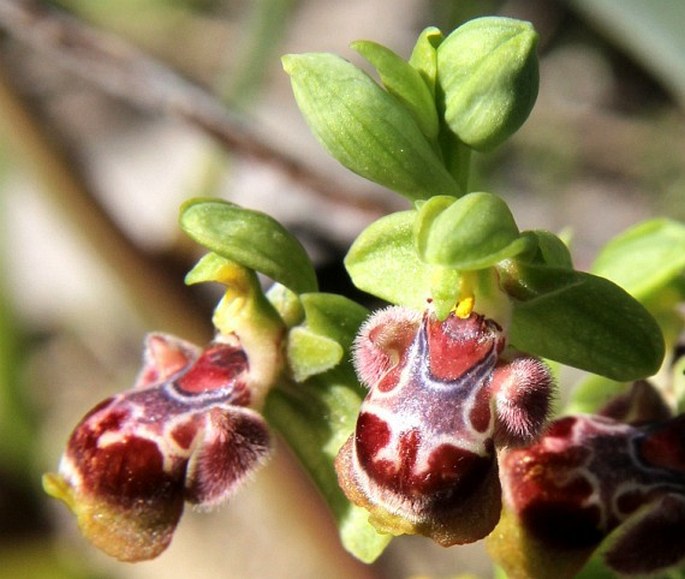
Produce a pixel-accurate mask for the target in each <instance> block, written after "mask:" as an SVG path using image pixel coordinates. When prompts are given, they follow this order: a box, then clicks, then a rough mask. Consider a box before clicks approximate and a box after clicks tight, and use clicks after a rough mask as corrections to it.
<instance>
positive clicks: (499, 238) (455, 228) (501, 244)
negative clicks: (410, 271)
mask: <svg viewBox="0 0 685 579" xmlns="http://www.w3.org/2000/svg"><path fill="white" fill-rule="evenodd" d="M414 227H415V229H414V233H415V239H416V248H417V251H418V254H419V256H420V258H421V260H422V261H424V262H426V263H430V264H435V265H442V266H445V267H450V268H454V269H458V270H477V269H483V268H486V267H491V266H493V265H495V264H496V263H497V262H498V261H502V260H503V259H506V258H509V257H512V256H514V255H516V254H518V253H520V252H521V251H523V250H524V249H525V248H526V245H527V244H528V242H527V240H526V238H523V237H521V236H520V234H519V230H518V227H516V222H515V221H514V217H513V216H512V214H511V211H509V207H507V204H506V203H505V202H504V201H503V200H502V199H500V198H499V197H497V196H496V195H491V194H490V193H469V194H468V195H464V196H463V197H462V198H461V199H455V198H453V197H447V196H439V197H433V198H432V199H430V200H428V201H426V202H425V203H424V204H423V205H422V206H421V208H420V210H419V213H418V216H417V218H416V222H415V226H414Z"/></svg>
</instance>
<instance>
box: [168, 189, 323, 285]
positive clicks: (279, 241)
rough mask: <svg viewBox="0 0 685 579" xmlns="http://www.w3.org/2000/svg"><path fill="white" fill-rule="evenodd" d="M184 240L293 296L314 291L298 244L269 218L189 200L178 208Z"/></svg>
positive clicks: (229, 205)
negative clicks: (248, 271) (267, 277)
mask: <svg viewBox="0 0 685 579" xmlns="http://www.w3.org/2000/svg"><path fill="white" fill-rule="evenodd" d="M180 224H181V228H182V229H183V231H185V232H186V233H187V234H188V236H190V237H191V238H192V239H194V240H195V241H197V242H198V243H199V244H200V245H203V246H205V247H206V248H208V249H210V250H211V251H213V252H215V253H217V254H219V255H221V256H222V257H225V258H226V259H229V260H231V261H234V262H236V263H239V264H240V265H242V266H244V267H247V268H249V269H252V270H254V271H258V272H259V273H263V274H264V275H267V276H269V277H270V278H271V279H273V280H274V281H277V282H279V283H281V284H283V285H284V286H286V287H288V288H290V289H291V290H293V291H294V292H296V293H303V292H311V291H316V289H317V287H318V286H317V281H316V273H315V272H314V268H313V267H312V264H311V261H310V260H309V257H308V256H307V253H306V252H305V250H304V248H303V247H302V245H301V244H300V242H299V241H298V240H297V239H296V238H295V237H294V236H293V235H292V234H291V233H290V232H288V230H287V229H285V227H283V226H282V225H281V224H280V223H278V221H276V220H275V219H274V218H273V217H269V216H268V215H266V214H265V213H261V212H259V211H252V210H250V209H243V208H242V207H238V206H237V205H234V204H233V203H229V202H227V201H219V200H216V199H191V200H190V201H187V202H185V203H184V204H183V206H182V207H181V216H180Z"/></svg>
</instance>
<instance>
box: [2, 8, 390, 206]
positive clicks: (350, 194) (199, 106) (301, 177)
mask: <svg viewBox="0 0 685 579" xmlns="http://www.w3.org/2000/svg"><path fill="white" fill-rule="evenodd" d="M0 27H2V28H4V29H5V30H6V31H7V32H8V33H9V34H10V35H12V36H13V37H15V38H17V39H19V40H21V41H22V42H25V43H27V44H29V45H30V46H31V47H33V48H34V49H35V50H37V51H40V52H42V53H44V54H46V55H47V56H48V57H50V58H52V59H54V60H55V62H57V63H58V64H60V65H62V66H65V67H68V68H69V69H70V70H72V71H74V72H75V73H77V74H78V75H80V76H82V77H83V78H85V79H86V80H88V81H90V82H93V83H96V84H97V85H98V86H100V87H101V88H102V89H103V90H106V91H107V92H108V93H110V94H112V95H114V96H116V97H119V98H122V99H125V100H126V101H127V102H129V103H131V104H133V105H134V106H137V107H140V108H145V109H147V110H150V111H152V112H154V113H157V114H159V113H162V114H168V115H172V116H175V117H177V118H180V119H182V120H183V121H185V122H187V123H189V124H191V125H193V126H195V127H197V128H199V129H201V130H202V131H203V132H205V133H206V134H208V135H210V136H211V137H213V138H214V139H215V140H216V141H218V142H219V143H220V144H221V145H223V146H224V147H226V148H227V149H228V150H230V151H232V152H235V153H236V154H239V155H246V156H250V157H253V158H255V159H258V160H260V161H262V162H264V163H268V164H270V165H272V166H274V167H275V168H277V169H278V170H279V171H281V172H282V173H284V174H285V175H287V176H288V177H289V178H290V179H292V180H294V181H295V182H297V183H298V184H300V185H303V186H304V187H306V188H307V189H309V190H311V191H312V192H314V193H316V194H318V195H320V196H323V197H325V198H326V199H327V200H329V201H331V202H334V203H336V204H344V205H346V206H354V207H355V208H356V209H358V210H361V211H366V212H369V213H371V214H373V216H380V215H383V214H385V213H387V212H388V208H387V207H385V206H384V205H383V204H382V203H381V202H379V201H377V200H374V199H369V198H366V197H362V196H361V195H359V193H358V192H355V191H350V190H346V188H345V187H344V186H343V185H341V184H340V183H339V182H334V181H332V180H331V179H330V177H328V176H327V175H323V174H321V173H319V172H317V171H316V170H315V169H313V168H312V167H309V166H307V165H306V164H304V163H302V162H301V161H300V160H298V159H297V158H295V157H293V156H292V155H290V154H288V153H287V152H285V151H282V150H279V149H277V148H276V147H274V146H273V145H272V144H271V143H269V141H268V140H267V139H265V138H264V137H263V136H261V135H260V134H259V133H258V132H257V130H256V129H255V128H254V127H253V126H251V125H248V124H246V123H245V122H244V121H243V120H242V119H241V118H239V117H237V116H236V115H235V114H232V113H231V112H230V111H229V110H227V109H226V107H224V106H223V105H222V104H221V103H220V102H219V100H218V99H216V98H215V97H214V96H213V95H212V94H211V93H209V92H208V91H206V90H204V89H203V88H201V87H199V86H197V85H195V84H193V83H192V82H190V81H188V80H186V79H185V78H183V77H182V76H181V75H179V74H177V73H176V72H174V71H173V70H171V69H170V68H169V67H167V66H165V65H164V64H163V63H161V62H159V61H157V60H155V59H153V58H151V57H149V56H148V55H146V54H144V53H142V52H141V51H140V50H138V49H136V48H134V47H133V46H131V45H129V44H127V43H126V42H124V41H123V40H121V39H120V38H118V37H114V36H111V35H108V34H107V33H105V32H103V31H100V30H95V29H93V28H91V27H89V26H87V25H86V24H84V23H82V22H80V21H78V20H76V19H74V18H72V17H70V16H69V15H67V14H65V13H61V12H58V11H56V10H54V9H51V8H48V7H46V6H44V5H42V4H41V3H39V2H35V1H27V0H16V1H13V0H2V1H0Z"/></svg>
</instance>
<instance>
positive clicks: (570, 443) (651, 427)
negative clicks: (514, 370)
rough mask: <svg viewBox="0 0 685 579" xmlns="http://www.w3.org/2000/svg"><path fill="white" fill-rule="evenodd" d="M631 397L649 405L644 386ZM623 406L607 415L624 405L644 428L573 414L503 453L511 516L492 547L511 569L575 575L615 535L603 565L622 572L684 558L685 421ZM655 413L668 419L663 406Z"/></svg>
mask: <svg viewBox="0 0 685 579" xmlns="http://www.w3.org/2000/svg"><path fill="white" fill-rule="evenodd" d="M633 393H634V400H636V401H637V400H639V399H641V400H642V401H645V400H649V397H647V396H646V395H645V383H639V384H636V388H635V389H634V390H633ZM651 398H654V397H651ZM619 402H620V403H619ZM624 406H625V400H620V401H618V402H617V403H613V404H611V405H610V406H608V407H607V409H606V411H607V414H609V413H614V412H616V411H617V409H619V408H620V409H621V414H622V415H624V416H628V415H630V416H634V417H637V420H636V421H637V423H638V424H628V423H625V422H621V421H619V420H616V419H615V418H613V417H610V416H608V415H592V416H590V415H578V416H567V417H564V418H560V419H558V420H556V421H554V422H553V423H551V424H550V425H549V428H548V429H547V430H546V432H545V434H544V435H543V437H542V438H541V439H540V440H539V441H538V442H536V443H535V444H533V445H531V446H529V447H527V448H520V449H513V450H510V451H508V452H506V453H505V454H504V455H503V457H502V460H501V461H500V469H501V478H502V484H503V490H504V499H505V506H506V510H507V511H509V512H508V513H507V516H506V517H503V522H502V523H501V525H500V527H501V528H498V530H497V531H496V532H495V533H493V535H492V536H491V538H490V540H489V543H490V549H491V551H492V552H493V554H494V555H495V557H496V558H497V559H498V560H499V562H500V563H501V564H502V565H503V566H504V567H505V570H507V571H509V572H512V571H513V570H514V569H519V570H521V571H520V572H522V573H523V575H521V576H534V577H541V578H544V577H555V578H556V577H572V576H574V575H575V573H576V572H577V571H578V570H579V569H580V568H581V567H582V566H583V564H584V563H585V562H586V561H587V559H588V558H589V557H590V556H591V555H592V553H593V552H594V550H595V549H596V548H597V547H598V546H599V545H600V543H602V541H603V540H604V539H605V538H606V537H608V536H609V535H610V534H611V538H610V542H609V544H608V548H607V549H606V552H605V560H606V562H607V564H608V565H609V566H610V567H611V568H613V569H614V570H615V571H617V572H619V573H627V574H638V573H641V574H645V573H655V572H657V571H661V570H663V569H665V568H667V567H669V566H672V565H675V564H678V563H679V562H681V561H683V560H684V559H685V416H678V417H676V418H669V419H663V418H659V419H657V420H652V421H648V422H645V420H644V418H645V415H644V412H642V413H641V412H639V409H638V412H635V409H633V411H631V412H626V411H625V410H626V409H625V408H624ZM651 406H652V408H653V409H654V410H656V413H653V414H655V415H656V416H660V415H661V414H663V404H661V405H659V406H658V407H657V406H655V405H654V404H652V405H651ZM516 528H518V530H515V529H516ZM512 576H517V575H516V573H515V572H514V575H512Z"/></svg>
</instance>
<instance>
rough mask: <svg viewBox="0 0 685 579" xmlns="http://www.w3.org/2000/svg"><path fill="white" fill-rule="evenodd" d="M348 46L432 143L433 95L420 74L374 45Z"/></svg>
mask: <svg viewBox="0 0 685 579" xmlns="http://www.w3.org/2000/svg"><path fill="white" fill-rule="evenodd" d="M350 46H351V48H353V49H354V50H356V51H357V52H358V53H359V54H361V55H362V56H363V57H364V58H365V59H366V60H368V61H369V62H370V63H371V64H372V65H373V66H374V68H375V69H376V70H377V71H378V74H379V76H380V77H381V81H382V83H383V86H384V87H385V88H386V89H387V90H388V92H389V93H390V94H391V95H393V96H394V97H395V98H396V99H397V100H398V101H399V102H400V103H402V105H404V107H405V108H406V109H407V110H408V111H409V112H410V113H411V114H412V116H413V117H414V120H415V121H416V124H418V125H419V128H420V129H421V132H423V134H424V135H425V136H426V137H427V138H428V139H429V140H430V141H433V140H434V139H435V138H436V137H437V136H438V113H437V111H436V110H435V103H434V101H433V94H432V93H431V91H430V89H429V88H428V85H427V84H426V83H425V81H424V80H423V78H422V77H421V74H420V73H419V72H418V71H417V70H416V69H415V68H413V67H412V66H411V65H410V64H409V63H408V62H407V61H406V60H403V59H402V58H400V57H399V56H398V55H397V54H395V53H394V52H393V51H392V50H390V49H389V48H386V47H385V46H381V45H380V44H377V43H375V42H371V41H368V40H358V41H357V42H353V43H352V44H351V45H350Z"/></svg>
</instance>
